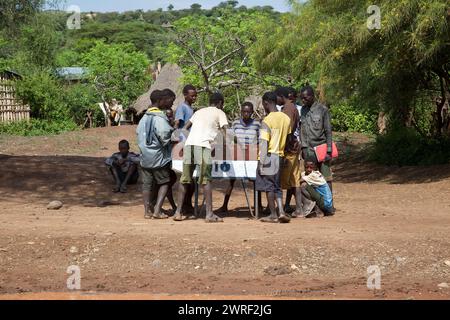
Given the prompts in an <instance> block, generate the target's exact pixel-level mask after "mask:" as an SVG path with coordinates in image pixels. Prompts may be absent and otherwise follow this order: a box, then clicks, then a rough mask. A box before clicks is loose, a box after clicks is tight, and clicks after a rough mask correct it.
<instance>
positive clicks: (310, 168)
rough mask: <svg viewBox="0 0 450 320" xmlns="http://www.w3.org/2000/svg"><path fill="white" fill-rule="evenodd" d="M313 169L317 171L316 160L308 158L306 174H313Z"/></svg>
mask: <svg viewBox="0 0 450 320" xmlns="http://www.w3.org/2000/svg"><path fill="white" fill-rule="evenodd" d="M313 171H317V164H316V161H315V160H313V159H306V160H305V172H306V175H309V174H311V173H312V172H313Z"/></svg>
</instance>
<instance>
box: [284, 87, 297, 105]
mask: <svg viewBox="0 0 450 320" xmlns="http://www.w3.org/2000/svg"><path fill="white" fill-rule="evenodd" d="M286 89H287V91H288V94H289V100H291V101H292V102H293V103H297V91H296V90H295V89H294V88H292V87H286Z"/></svg>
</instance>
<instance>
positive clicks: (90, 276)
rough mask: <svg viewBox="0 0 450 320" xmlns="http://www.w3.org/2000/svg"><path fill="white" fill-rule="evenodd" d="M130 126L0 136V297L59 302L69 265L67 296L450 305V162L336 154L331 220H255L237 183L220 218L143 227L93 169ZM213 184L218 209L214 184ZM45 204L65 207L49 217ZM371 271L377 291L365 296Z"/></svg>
mask: <svg viewBox="0 0 450 320" xmlns="http://www.w3.org/2000/svg"><path fill="white" fill-rule="evenodd" d="M134 130H135V128H134V127H122V128H114V129H112V130H111V129H109V130H108V129H94V130H86V131H83V132H81V133H80V132H78V133H69V134H64V135H61V136H56V137H45V138H42V137H40V138H17V137H14V138H11V137H4V136H0V160H1V163H2V164H3V170H2V173H1V179H0V210H1V211H0V299H2V298H3V299H7V298H11V297H14V298H17V297H19V298H27V297H34V298H39V297H43V298H50V299H51V298H52V297H60V298H69V299H70V297H74V296H73V293H70V292H69V290H68V289H67V284H66V282H67V278H68V277H69V274H67V273H66V271H67V268H68V267H69V266H71V265H76V266H79V267H80V270H81V287H82V290H81V291H82V293H81V294H79V295H75V297H78V298H83V297H85V298H86V297H87V298H94V299H95V298H98V297H106V298H108V297H110V298H114V297H125V298H126V297H127V296H130V295H131V297H134V298H139V297H142V298H144V299H146V298H149V299H152V298H159V297H170V298H177V297H178V298H185V297H188V298H194V299H195V298H196V297H212V298H214V297H215V298H221V297H224V296H226V297H241V296H244V297H248V298H252V297H267V298H303V299H308V298H326V299H336V298H369V299H371V298H376V299H391V298H399V299H428V298H437V299H449V298H450V289H449V288H446V287H445V284H444V283H447V284H450V236H449V235H450V197H449V195H450V166H440V167H432V168H385V167H375V166H372V165H368V164H365V163H364V162H361V161H357V157H356V158H348V159H345V158H344V159H343V160H341V161H340V162H339V163H338V164H337V165H336V166H335V171H336V183H335V197H336V206H337V209H338V212H337V215H336V216H335V217H332V218H323V219H308V220H303V219H296V220H293V221H292V223H290V224H287V225H265V224H263V223H260V222H258V221H254V220H251V219H250V218H249V213H248V209H246V208H245V197H244V194H243V192H242V190H240V189H239V188H237V189H236V190H235V192H234V193H233V196H232V200H231V203H230V208H231V209H232V210H233V211H232V212H231V213H230V215H229V216H227V217H225V222H224V223H223V224H219V225H209V224H205V223H204V222H203V221H202V220H190V221H184V222H182V223H175V222H174V221H172V220H166V221H156V220H150V221H148V220H144V219H143V208H142V205H141V199H140V194H139V187H138V186H135V187H131V188H130V190H129V193H128V194H126V195H121V194H119V195H117V194H112V193H111V192H110V190H111V187H110V179H109V177H108V176H107V174H106V171H105V168H104V166H103V157H105V156H108V155H109V154H111V153H112V152H114V151H115V149H116V143H117V141H119V140H120V139H122V138H128V139H129V140H130V141H134ZM348 143H349V148H351V147H352V146H353V145H352V143H353V142H352V141H350V142H348ZM352 150H357V149H352ZM215 186H216V188H215V193H214V207H215V208H218V207H219V206H220V205H221V202H222V199H223V191H224V188H225V187H226V186H225V184H224V183H220V182H217V183H215ZM52 200H60V201H62V202H63V203H64V207H63V208H62V209H61V210H59V211H49V210H47V209H46V206H47V204H48V203H49V202H50V201H52ZM369 266H378V267H379V269H380V271H381V290H374V291H373V290H368V288H367V277H368V275H367V268H368V267H369ZM439 284H440V285H441V286H440V287H438V285H439ZM39 293H45V294H41V295H36V294H39ZM8 294H12V296H11V295H8ZM29 294H31V295H29ZM96 294H113V295H112V296H111V295H110V296H108V295H106V296H99V295H96ZM122 294H127V295H122Z"/></svg>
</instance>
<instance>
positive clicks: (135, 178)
mask: <svg viewBox="0 0 450 320" xmlns="http://www.w3.org/2000/svg"><path fill="white" fill-rule="evenodd" d="M117 172H118V174H119V180H120V182H121V183H122V182H123V181H124V180H125V178H126V177H127V174H128V172H123V171H122V170H117ZM138 179H139V172H138V171H137V170H136V171H134V172H133V174H132V175H131V177H130V179H128V183H127V184H136V183H137V182H138Z"/></svg>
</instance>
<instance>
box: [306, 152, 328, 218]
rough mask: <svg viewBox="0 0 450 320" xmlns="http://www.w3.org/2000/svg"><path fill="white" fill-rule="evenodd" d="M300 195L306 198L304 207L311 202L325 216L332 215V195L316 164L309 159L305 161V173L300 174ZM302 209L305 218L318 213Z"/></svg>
mask: <svg viewBox="0 0 450 320" xmlns="http://www.w3.org/2000/svg"><path fill="white" fill-rule="evenodd" d="M302 195H303V197H304V198H306V201H305V202H304V205H308V204H310V203H311V201H313V202H315V204H316V205H317V207H318V208H319V209H320V210H321V211H322V212H323V213H324V215H325V216H331V215H333V193H332V192H331V189H330V187H329V185H328V183H327V181H326V180H325V178H324V177H323V175H322V174H321V173H320V171H318V170H317V164H316V162H315V161H313V160H310V159H307V160H305V172H303V173H302ZM306 202H308V204H307V203H306ZM304 209H305V210H304V212H305V217H312V216H314V215H317V214H318V212H317V211H319V210H314V209H312V208H309V210H308V209H307V208H305V207H304ZM311 209H312V210H311ZM316 209H317V208H316ZM319 214H320V211H319Z"/></svg>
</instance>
